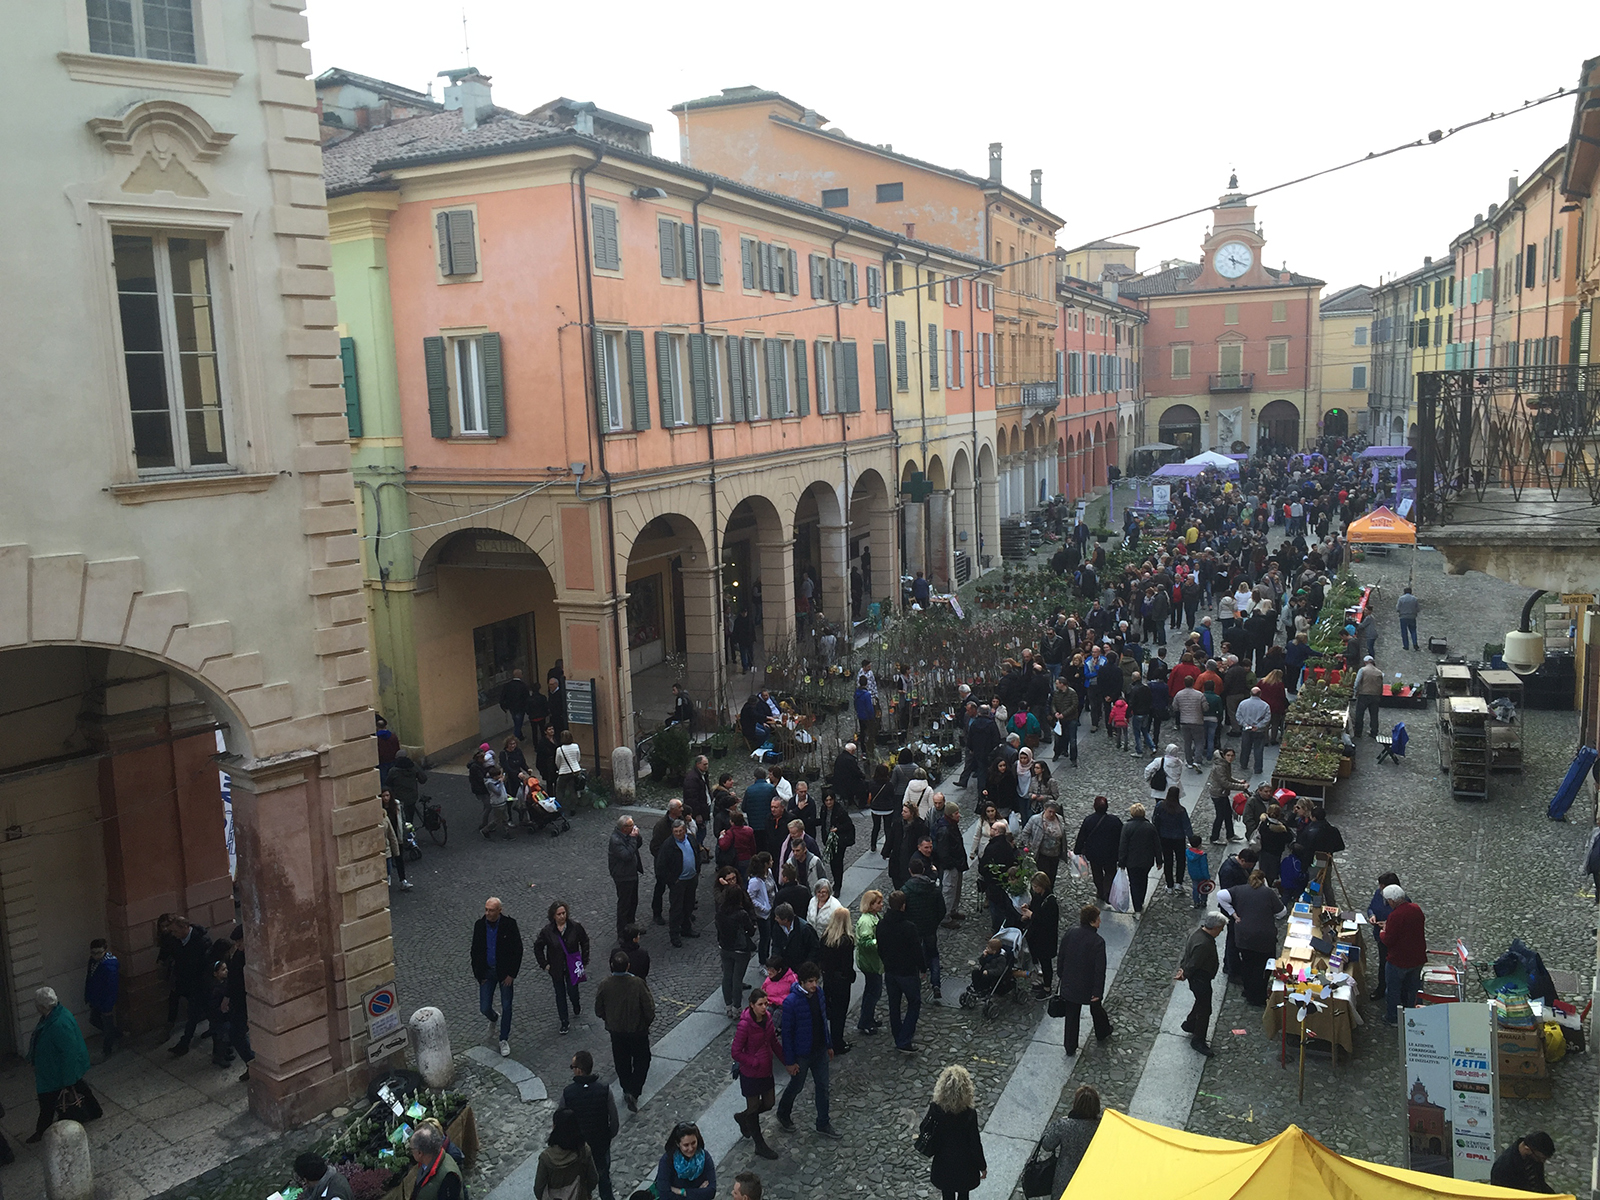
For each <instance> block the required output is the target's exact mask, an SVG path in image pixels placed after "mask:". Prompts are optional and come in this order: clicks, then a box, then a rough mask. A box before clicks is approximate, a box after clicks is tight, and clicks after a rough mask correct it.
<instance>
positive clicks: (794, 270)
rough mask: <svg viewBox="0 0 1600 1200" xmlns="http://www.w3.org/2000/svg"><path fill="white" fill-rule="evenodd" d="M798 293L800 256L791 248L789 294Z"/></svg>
mask: <svg viewBox="0 0 1600 1200" xmlns="http://www.w3.org/2000/svg"><path fill="white" fill-rule="evenodd" d="M799 294H800V256H799V255H798V254H796V253H795V252H794V251H793V250H790V251H789V295H791V296H798V295H799Z"/></svg>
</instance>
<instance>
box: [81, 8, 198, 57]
mask: <svg viewBox="0 0 1600 1200" xmlns="http://www.w3.org/2000/svg"><path fill="white" fill-rule="evenodd" d="M87 8H88V16H89V49H90V50H91V51H93V52H94V53H96V54H120V55H122V56H123V57H125V58H152V59H157V60H159V61H161V62H185V63H192V62H198V61H199V58H198V57H197V54H196V50H195V36H194V11H193V6H192V0H87Z"/></svg>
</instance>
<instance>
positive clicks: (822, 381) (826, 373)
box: [812, 342, 839, 413]
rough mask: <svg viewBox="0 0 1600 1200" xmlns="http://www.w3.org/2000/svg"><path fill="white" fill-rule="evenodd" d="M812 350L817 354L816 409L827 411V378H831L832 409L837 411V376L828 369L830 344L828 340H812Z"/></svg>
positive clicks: (820, 411)
mask: <svg viewBox="0 0 1600 1200" xmlns="http://www.w3.org/2000/svg"><path fill="white" fill-rule="evenodd" d="M812 348H813V352H814V353H815V354H816V356H817V411H818V412H819V413H825V412H827V411H828V380H829V379H830V378H831V379H832V380H833V411H834V412H838V411H839V377H838V376H837V375H835V374H834V373H833V372H832V371H831V370H829V369H828V355H829V354H830V353H831V352H832V346H831V344H830V343H828V342H813V343H812Z"/></svg>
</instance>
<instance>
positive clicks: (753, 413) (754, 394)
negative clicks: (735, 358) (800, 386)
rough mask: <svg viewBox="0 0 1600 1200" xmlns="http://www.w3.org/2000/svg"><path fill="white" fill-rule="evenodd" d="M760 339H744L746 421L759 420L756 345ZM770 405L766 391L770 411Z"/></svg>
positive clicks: (769, 398)
mask: <svg viewBox="0 0 1600 1200" xmlns="http://www.w3.org/2000/svg"><path fill="white" fill-rule="evenodd" d="M761 340H762V339H760V338H745V339H744V419H745V420H746V421H759V420H760V419H761V399H760V392H761V388H760V375H759V374H757V372H758V371H759V370H760V367H759V365H758V360H757V359H756V345H757V343H759V342H760V341H761ZM771 406H772V398H771V394H770V393H768V397H767V408H768V412H769V413H770V411H771Z"/></svg>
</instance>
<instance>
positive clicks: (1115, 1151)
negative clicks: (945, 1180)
mask: <svg viewBox="0 0 1600 1200" xmlns="http://www.w3.org/2000/svg"><path fill="white" fill-rule="evenodd" d="M1130 1190H1131V1191H1132V1193H1133V1194H1135V1195H1157V1194H1159V1195H1165V1196H1183V1197H1184V1198H1185V1200H1231V1198H1234V1197H1237V1198H1238V1200H1258V1198H1259V1200H1288V1198H1292V1200H1454V1198H1456V1197H1473V1196H1479V1197H1485V1198H1487V1197H1501V1198H1502V1200H1509V1198H1511V1197H1516V1196H1531V1195H1533V1194H1534V1193H1532V1192H1522V1191H1512V1190H1510V1189H1508V1188H1497V1187H1491V1186H1490V1185H1489V1184H1487V1183H1469V1182H1467V1181H1465V1180H1459V1179H1449V1178H1446V1177H1445V1176H1442V1175H1425V1174H1423V1173H1422V1172H1421V1171H1408V1170H1405V1169H1403V1168H1401V1167H1384V1166H1379V1165H1378V1164H1377V1163H1369V1162H1362V1161H1361V1160H1360V1159H1355V1158H1345V1157H1343V1156H1342V1155H1339V1154H1335V1153H1334V1152H1333V1151H1332V1150H1329V1149H1328V1148H1327V1147H1326V1146H1324V1145H1323V1144H1322V1143H1321V1142H1319V1141H1317V1139H1316V1138H1314V1137H1312V1136H1311V1135H1310V1134H1309V1133H1307V1132H1306V1131H1305V1130H1303V1129H1301V1128H1300V1127H1299V1126H1297V1125H1291V1126H1289V1128H1287V1129H1285V1130H1284V1131H1283V1132H1282V1133H1280V1134H1279V1135H1278V1136H1277V1137H1275V1138H1271V1139H1269V1140H1268V1141H1265V1142H1262V1143H1261V1144H1260V1145H1259V1146H1250V1145H1246V1144H1244V1143H1243V1142H1230V1141H1225V1140H1224V1139H1222V1138H1210V1137H1201V1136H1200V1135H1199V1134H1194V1133H1184V1132H1183V1131H1182V1130H1179V1129H1168V1128H1167V1127H1166V1126H1164V1125H1151V1124H1149V1123H1148V1122H1145V1121H1136V1120H1134V1119H1133V1118H1132V1117H1128V1116H1124V1115H1123V1114H1122V1113H1119V1112H1116V1111H1114V1110H1110V1109H1108V1110H1107V1111H1106V1112H1105V1114H1104V1115H1103V1116H1102V1117H1101V1118H1100V1129H1099V1131H1098V1132H1097V1133H1096V1134H1095V1136H1094V1141H1092V1142H1090V1143H1089V1149H1088V1152H1087V1153H1085V1154H1084V1156H1083V1161H1082V1162H1081V1163H1080V1164H1079V1165H1078V1170H1077V1172H1076V1173H1075V1174H1074V1175H1073V1176H1072V1182H1071V1183H1070V1184H1069V1185H1068V1186H1067V1190H1066V1191H1065V1192H1064V1193H1063V1194H1062V1197H1061V1200H1104V1197H1106V1196H1120V1195H1125V1194H1128V1193H1129V1192H1130Z"/></svg>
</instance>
